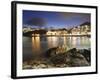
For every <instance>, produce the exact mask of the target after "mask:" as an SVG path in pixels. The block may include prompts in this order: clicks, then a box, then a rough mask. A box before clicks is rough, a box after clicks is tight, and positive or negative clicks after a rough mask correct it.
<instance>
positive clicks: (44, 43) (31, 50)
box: [23, 37, 90, 61]
mask: <svg viewBox="0 0 100 80" xmlns="http://www.w3.org/2000/svg"><path fill="white" fill-rule="evenodd" d="M60 45H66V46H68V47H69V48H73V47H76V48H82V49H84V48H85V49H88V48H90V38H89V37H32V38H29V37H23V60H24V61H25V60H30V59H32V58H33V57H34V55H38V54H43V53H44V52H45V51H46V50H47V49H49V48H52V47H58V46H60Z"/></svg>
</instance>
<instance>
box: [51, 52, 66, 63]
mask: <svg viewBox="0 0 100 80" xmlns="http://www.w3.org/2000/svg"><path fill="white" fill-rule="evenodd" d="M50 61H51V62H52V63H53V64H54V65H58V64H60V65H61V64H64V63H66V56H65V55H63V54H58V55H55V56H52V57H51V58H50Z"/></svg>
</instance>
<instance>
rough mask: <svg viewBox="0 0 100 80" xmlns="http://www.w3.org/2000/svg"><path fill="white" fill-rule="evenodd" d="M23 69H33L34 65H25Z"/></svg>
mask: <svg viewBox="0 0 100 80" xmlns="http://www.w3.org/2000/svg"><path fill="white" fill-rule="evenodd" d="M23 69H32V66H31V65H24V66H23Z"/></svg>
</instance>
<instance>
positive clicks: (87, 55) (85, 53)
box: [78, 49, 91, 63]
mask: <svg viewBox="0 0 100 80" xmlns="http://www.w3.org/2000/svg"><path fill="white" fill-rule="evenodd" d="M78 52H79V53H80V54H82V55H83V56H84V57H85V58H86V60H87V61H88V62H89V63H90V62H91V50H90V49H89V50H87V49H81V50H79V51H78Z"/></svg>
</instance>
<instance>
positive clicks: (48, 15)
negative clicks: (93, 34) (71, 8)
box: [23, 10, 91, 28]
mask: <svg viewBox="0 0 100 80" xmlns="http://www.w3.org/2000/svg"><path fill="white" fill-rule="evenodd" d="M34 18H40V19H43V20H44V21H45V23H46V24H45V25H44V26H42V27H46V28H50V27H54V28H68V27H73V26H77V25H80V24H82V23H84V22H90V20H91V19H90V18H91V16H90V14H87V13H71V12H47V11H30V10H23V25H30V26H32V27H34V26H36V25H35V24H30V23H29V21H31V20H32V19H34ZM36 23H38V21H37V22H36ZM37 28H38V26H37Z"/></svg>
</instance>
